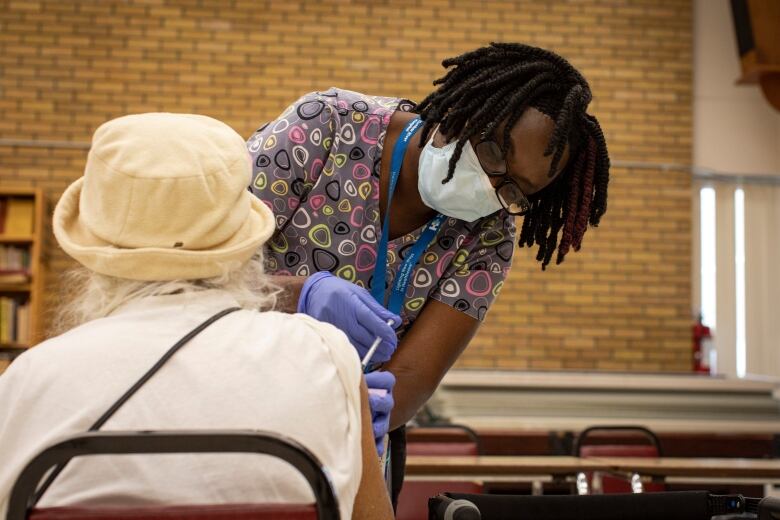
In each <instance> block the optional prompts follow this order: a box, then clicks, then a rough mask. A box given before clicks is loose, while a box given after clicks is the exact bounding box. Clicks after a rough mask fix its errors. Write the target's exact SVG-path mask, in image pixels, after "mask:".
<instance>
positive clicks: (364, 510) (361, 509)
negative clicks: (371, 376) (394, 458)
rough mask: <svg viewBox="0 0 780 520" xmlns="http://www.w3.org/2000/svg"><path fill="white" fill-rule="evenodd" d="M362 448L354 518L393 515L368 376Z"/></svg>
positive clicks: (363, 392)
mask: <svg viewBox="0 0 780 520" xmlns="http://www.w3.org/2000/svg"><path fill="white" fill-rule="evenodd" d="M360 414H361V419H362V421H361V422H362V425H361V434H362V435H361V451H362V456H363V457H362V463H363V466H362V468H363V470H362V474H361V477H360V487H359V488H358V492H357V496H355V505H354V508H353V509H352V518H355V519H361V520H362V519H366V520H381V519H388V520H389V519H391V518H393V508H392V506H391V505H390V498H389V496H388V494H387V488H386V487H385V481H384V477H383V476H382V470H381V468H380V465H379V456H378V455H377V452H376V446H375V445H374V433H373V430H372V428H371V411H370V410H369V408H368V389H367V388H366V381H365V379H361V382H360Z"/></svg>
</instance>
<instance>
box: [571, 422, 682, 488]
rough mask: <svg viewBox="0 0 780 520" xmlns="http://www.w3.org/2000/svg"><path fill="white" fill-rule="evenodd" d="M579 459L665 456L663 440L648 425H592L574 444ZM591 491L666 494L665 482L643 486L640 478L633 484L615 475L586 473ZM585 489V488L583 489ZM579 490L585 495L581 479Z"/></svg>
mask: <svg viewBox="0 0 780 520" xmlns="http://www.w3.org/2000/svg"><path fill="white" fill-rule="evenodd" d="M573 451H574V456H575V457H642V458H658V457H662V456H663V452H662V450H661V441H660V440H659V439H658V436H656V434H655V433H653V432H652V431H650V430H649V429H648V428H645V427H644V426H592V427H590V428H586V429H585V430H583V431H582V433H580V435H579V436H578V437H577V440H576V442H575V443H574V450H573ZM583 475H584V476H585V479H586V482H587V484H588V488H589V489H591V490H593V492H595V493H605V494H612V493H631V492H659V491H665V490H666V486H665V485H664V484H663V483H661V482H650V483H647V484H642V483H641V480H640V478H639V476H638V475H634V476H632V479H631V481H627V480H626V479H625V478H620V477H617V476H613V475H608V474H602V473H600V472H597V473H595V474H583ZM580 486H582V488H580ZM578 488H580V489H578V491H579V492H580V494H583V488H584V486H583V481H582V479H581V476H578Z"/></svg>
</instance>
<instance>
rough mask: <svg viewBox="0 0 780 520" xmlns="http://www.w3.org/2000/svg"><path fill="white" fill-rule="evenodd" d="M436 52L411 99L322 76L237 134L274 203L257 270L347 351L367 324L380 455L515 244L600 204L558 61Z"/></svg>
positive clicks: (396, 438)
mask: <svg viewBox="0 0 780 520" xmlns="http://www.w3.org/2000/svg"><path fill="white" fill-rule="evenodd" d="M443 65H444V67H445V68H447V69H448V70H447V72H446V75H445V76H444V77H442V78H440V79H438V80H436V81H435V82H434V85H438V89H437V90H435V91H434V92H432V93H431V94H430V95H429V96H428V97H426V98H425V99H424V100H423V101H422V102H421V103H419V104H417V105H415V104H414V103H413V102H411V101H408V100H405V99H399V98H393V97H384V96H373V95H365V94H359V93H357V92H351V91H349V90H344V89H338V88H330V89H329V90H325V91H321V92H313V93H310V94H307V95H305V96H303V97H302V98H300V99H298V100H297V101H295V102H294V103H293V104H292V105H290V106H289V107H288V108H287V109H286V110H285V111H284V112H283V113H282V114H281V115H280V116H279V117H278V118H277V119H275V120H274V121H271V122H270V123H267V124H265V125H263V126H262V127H261V128H260V129H259V130H258V131H257V132H256V133H255V134H254V135H253V136H252V137H251V138H250V139H249V141H248V144H247V145H248V149H249V151H250V153H251V156H252V161H253V164H254V174H253V179H252V183H251V190H252V192H253V193H254V194H255V195H256V196H257V197H259V198H260V199H261V200H262V201H263V202H265V203H266V204H267V205H268V206H269V207H270V208H271V209H272V210H273V211H274V213H275V214H276V232H275V234H274V236H273V238H272V240H271V242H270V244H269V247H268V258H269V262H270V264H269V265H268V270H269V272H272V273H275V274H276V275H277V278H276V279H275V281H276V282H277V283H279V284H280V285H282V286H283V287H284V288H285V290H286V298H287V300H286V301H287V310H290V311H296V310H297V311H298V312H304V313H306V314H309V315H311V316H313V317H315V318H317V319H320V320H323V321H327V322H330V323H332V324H334V325H336V326H337V327H339V328H341V329H342V330H343V331H344V332H345V333H346V334H347V335H348V337H349V338H350V340H351V342H352V344H353V345H354V346H355V348H356V349H357V351H358V355H360V356H361V357H363V356H364V355H365V352H366V351H367V349H368V347H369V345H370V344H371V343H372V342H373V340H374V338H375V337H376V336H379V337H381V338H383V341H382V344H381V345H380V348H379V350H378V351H377V352H376V354H375V356H374V358H373V361H375V362H383V363H384V364H383V365H382V371H378V372H373V373H372V374H368V375H367V378H366V379H367V382H368V384H369V387H372V386H373V387H380V388H381V387H384V388H385V389H387V390H392V392H388V395H387V397H386V398H379V397H375V398H374V399H373V400H372V402H371V405H372V413H373V416H374V427H375V435H376V436H377V439H380V438H381V436H382V434H383V433H384V432H385V431H386V430H387V429H388V428H389V429H390V430H395V432H394V433H393V434H392V435H391V440H392V441H393V442H392V444H391V446H393V457H394V459H393V460H394V462H393V465H394V469H397V467H398V466H399V465H400V467H401V468H402V467H403V463H402V461H403V458H404V457H403V442H402V440H403V430H402V427H403V425H404V424H405V423H406V422H407V421H408V420H409V419H411V418H412V417H413V416H414V414H415V413H416V412H417V410H418V409H419V408H420V407H421V406H422V405H423V404H424V403H425V402H426V401H427V400H428V398H429V397H430V396H431V394H432V393H433V392H434V390H435V389H436V387H437V385H438V384H439V382H440V381H441V379H442V377H443V376H444V374H445V373H446V372H447V370H448V369H449V368H450V367H451V366H452V364H453V363H454V362H455V360H456V359H457V358H458V356H459V355H460V354H461V352H462V351H463V349H465V347H466V346H467V345H468V343H469V341H470V340H471V338H472V337H473V336H474V334H475V333H476V331H477V329H478V328H479V325H480V323H481V322H482V321H483V320H484V318H485V315H486V314H487V311H488V309H489V308H490V305H491V304H492V302H493V301H494V299H495V298H496V296H497V295H498V293H499V291H500V290H501V287H502V285H503V282H504V279H505V278H506V276H507V273H508V272H509V268H510V266H511V262H512V254H513V251H514V245H515V243H516V242H517V243H518V244H519V245H520V246H521V247H522V246H529V247H531V246H534V245H536V246H538V251H537V255H536V258H537V260H538V261H539V262H540V263H541V266H542V269H544V268H545V267H546V266H547V265H548V264H549V263H550V262H551V260H552V258H553V256H555V257H556V258H555V260H556V263H560V262H562V261H563V259H564V258H565V256H566V254H567V253H568V252H569V251H570V250H571V249H574V250H578V249H579V248H580V245H581V244H582V239H583V235H584V233H585V231H586V230H587V228H588V224H590V225H592V226H595V225H597V224H598V223H599V220H600V219H601V217H602V215H603V214H604V212H605V211H606V202H607V182H608V177H609V158H608V155H607V147H606V143H605V141H604V136H603V134H602V132H601V129H600V127H599V124H598V121H597V120H596V118H595V117H593V116H592V115H589V114H587V113H586V109H587V106H588V104H589V103H590V100H591V92H590V88H589V86H588V83H587V82H586V80H585V79H584V78H583V77H582V75H581V74H580V73H579V72H577V70H575V69H574V68H573V67H572V66H571V65H570V64H569V63H568V62H567V61H566V60H565V59H563V58H562V57H560V56H558V55H556V54H554V53H552V52H549V51H546V50H543V49H539V48H536V47H531V46H527V45H522V44H507V43H494V44H491V45H490V46H487V47H483V48H480V49H476V50H474V51H472V52H468V53H466V54H463V55H461V56H457V57H455V58H451V59H447V60H445V61H444V62H443ZM517 216H522V217H523V219H522V227H521V229H520V232H519V239H517V233H516V229H515V217H517ZM396 337H397V338H398V341H399V343H398V345H397V350H396ZM394 351H395V352H394ZM391 355H392V357H391ZM391 374H392V375H391ZM394 381H395V387H394V389H393V382H394ZM393 400H394V406H393ZM391 408H392V413H391V414H389V412H390V409H391ZM396 450H398V452H396ZM398 476H399V475H396V477H398ZM401 478H402V477H401ZM399 488H400V486H399V485H398V483H396V486H395V491H396V492H397V491H398V489H399Z"/></svg>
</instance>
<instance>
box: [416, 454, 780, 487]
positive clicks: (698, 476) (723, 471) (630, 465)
mask: <svg viewBox="0 0 780 520" xmlns="http://www.w3.org/2000/svg"><path fill="white" fill-rule="evenodd" d="M590 471H602V472H609V473H618V474H624V475H630V474H633V473H638V474H639V475H642V476H644V477H663V478H669V479H670V480H671V478H674V480H676V481H682V480H689V481H696V482H708V481H723V480H724V479H725V480H728V481H731V482H734V483H737V482H743V483H755V482H757V481H760V482H763V483H772V482H780V459H711V458H706V459H701V458H672V457H666V458H659V459H651V458H634V457H597V458H577V457H511V456H483V457H443V456H436V457H431V456H409V457H408V458H407V461H406V474H407V476H409V477H410V480H423V479H425V480H434V479H435V480H453V481H454V480H460V481H473V480H484V481H518V482H522V481H526V482H527V481H534V480H537V478H533V477H539V476H546V477H547V478H548V479H549V478H559V477H572V476H575V475H577V474H578V473H581V472H590Z"/></svg>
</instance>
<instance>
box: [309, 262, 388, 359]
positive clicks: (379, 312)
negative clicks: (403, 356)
mask: <svg viewBox="0 0 780 520" xmlns="http://www.w3.org/2000/svg"><path fill="white" fill-rule="evenodd" d="M298 312H300V313H303V314H308V315H309V316H311V317H312V318H314V319H317V320H320V321H324V322H327V323H330V324H331V325H335V326H336V327H337V328H338V329H340V330H341V331H342V332H344V334H346V335H347V337H348V338H349V341H350V343H352V345H353V346H354V347H355V350H357V353H358V356H359V357H360V359H361V360H362V359H363V357H364V356H365V355H366V352H368V349H369V348H370V347H371V344H372V343H373V342H374V339H376V337H377V336H379V337H381V338H382V343H380V344H379V347H378V348H377V350H376V352H375V353H374V355H373V356H372V358H371V363H384V362H385V361H388V360H389V359H390V356H392V355H393V352H395V348H396V347H397V346H398V338H397V337H396V335H395V331H394V330H393V329H394V328H395V327H398V326H399V325H400V324H401V318H400V316H398V315H397V314H393V313H392V312H390V311H388V310H387V309H385V308H384V307H382V306H381V305H379V304H378V303H377V302H376V300H374V298H373V297H372V296H371V294H370V293H369V292H368V291H366V290H365V289H363V288H362V287H358V286H357V285H355V284H353V283H350V282H348V281H346V280H342V279H341V278H338V277H336V276H333V275H332V274H330V273H329V272H327V271H321V272H319V273H315V274H313V275H311V276H310V277H308V278H307V279H306V281H305V282H304V283H303V288H302V289H301V297H300V298H299V299H298ZM388 320H393V326H392V327H391V326H390V325H388V324H387V321H388Z"/></svg>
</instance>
